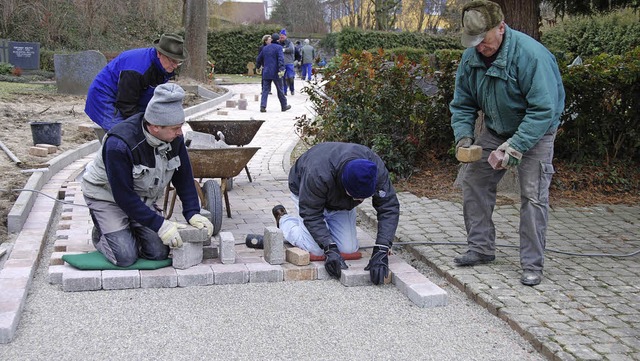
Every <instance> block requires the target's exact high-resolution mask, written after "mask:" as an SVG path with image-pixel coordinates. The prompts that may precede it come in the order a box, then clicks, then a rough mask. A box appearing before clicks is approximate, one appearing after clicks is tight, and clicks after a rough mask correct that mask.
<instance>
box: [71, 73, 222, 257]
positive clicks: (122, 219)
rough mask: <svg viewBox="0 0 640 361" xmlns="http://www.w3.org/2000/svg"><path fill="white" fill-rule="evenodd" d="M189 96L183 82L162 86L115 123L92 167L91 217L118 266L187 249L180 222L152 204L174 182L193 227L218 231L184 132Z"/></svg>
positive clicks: (86, 182)
mask: <svg viewBox="0 0 640 361" xmlns="http://www.w3.org/2000/svg"><path fill="white" fill-rule="evenodd" d="M183 99H184V90H183V89H182V88H180V87H179V86H178V85H176V84H162V85H159V86H158V87H157V88H156V89H155V92H154V95H153V98H151V101H150V102H149V105H148V106H147V109H146V111H145V112H144V113H138V114H135V115H134V116H132V117H130V118H128V119H126V120H125V121H123V122H121V123H119V124H117V125H115V126H114V127H113V128H111V130H110V131H109V132H107V134H106V137H105V139H104V142H103V145H102V148H101V149H100V150H99V151H98V153H97V155H96V158H95V159H94V160H93V161H92V162H91V163H89V164H88V165H87V168H86V170H85V173H84V176H83V178H82V192H83V195H84V199H85V201H86V203H87V206H88V207H89V213H90V214H91V218H92V219H93V224H94V232H93V237H94V239H93V241H94V245H95V246H96V248H97V250H98V251H100V253H102V254H103V255H104V256H105V257H106V258H107V259H108V260H109V261H110V262H111V263H113V264H114V265H116V266H122V267H127V266H130V265H132V264H133V263H135V261H136V260H137V259H138V258H145V259H150V260H162V259H166V258H167V257H168V256H169V248H170V247H171V248H174V247H181V246H182V239H181V238H180V233H178V226H177V224H176V223H175V222H172V221H169V220H165V219H164V218H163V217H162V215H160V212H159V211H158V210H156V208H155V206H154V205H155V202H156V201H157V200H158V199H159V198H160V197H161V196H162V195H163V191H164V189H165V187H166V186H167V184H169V182H172V183H173V186H174V187H175V189H176V192H177V194H178V196H179V197H180V200H181V201H182V206H183V211H182V214H183V216H184V218H185V219H187V220H188V221H189V224H191V225H192V226H194V227H196V228H203V227H206V228H207V230H208V232H209V237H211V234H212V233H213V224H211V222H210V221H209V220H208V219H207V218H206V217H203V216H202V215H200V203H199V199H198V194H197V192H196V188H195V185H194V182H193V173H192V170H191V163H190V162H189V155H188V154H187V148H186V147H185V145H184V138H183V137H182V125H183V123H184V119H185V115H184V110H183V108H182V100H183Z"/></svg>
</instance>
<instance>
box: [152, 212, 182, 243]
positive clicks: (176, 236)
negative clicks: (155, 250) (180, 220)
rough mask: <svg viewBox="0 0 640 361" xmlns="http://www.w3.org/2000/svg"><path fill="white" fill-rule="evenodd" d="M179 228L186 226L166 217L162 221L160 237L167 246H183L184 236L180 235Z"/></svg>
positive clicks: (159, 231)
mask: <svg viewBox="0 0 640 361" xmlns="http://www.w3.org/2000/svg"><path fill="white" fill-rule="evenodd" d="M178 228H185V226H184V225H179V224H177V223H176V222H172V221H168V220H166V219H165V220H164V221H163V222H162V226H160V229H159V230H158V236H160V239H161V240H162V243H163V244H164V245H165V246H169V247H171V248H179V247H182V237H180V233H179V232H178Z"/></svg>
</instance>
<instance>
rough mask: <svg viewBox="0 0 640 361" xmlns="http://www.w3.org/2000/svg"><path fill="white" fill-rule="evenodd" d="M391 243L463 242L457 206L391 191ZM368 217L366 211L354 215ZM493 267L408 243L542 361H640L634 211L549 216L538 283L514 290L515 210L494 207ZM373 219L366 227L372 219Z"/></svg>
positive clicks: (451, 250) (638, 216) (638, 222)
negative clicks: (465, 264)
mask: <svg viewBox="0 0 640 361" xmlns="http://www.w3.org/2000/svg"><path fill="white" fill-rule="evenodd" d="M400 201H401V209H402V214H401V218H400V225H399V228H398V232H397V235H396V236H397V243H400V242H415V241H423V242H433V243H455V242H463V243H465V242H466V237H465V235H466V234H465V230H464V223H463V217H462V205H461V204H457V203H451V202H445V201H438V200H432V199H427V198H419V197H416V196H414V195H412V194H408V193H402V194H400ZM360 211H361V214H362V215H364V216H365V217H364V218H365V219H370V220H373V219H375V218H374V211H373V208H372V207H370V206H367V205H363V206H362V207H361V209H360ZM494 221H495V223H496V232H497V242H498V244H501V245H504V246H503V247H498V249H497V253H496V261H495V262H493V263H491V264H487V265H482V266H476V267H470V268H460V267H456V266H455V265H454V264H453V257H454V256H456V255H457V254H459V253H461V252H464V251H465V250H466V246H452V245H431V244H430V245H411V246H406V247H410V249H411V251H412V252H413V253H414V254H415V255H416V256H417V257H418V258H419V259H421V260H422V261H424V262H426V263H427V264H429V265H430V266H432V267H433V268H434V269H436V271H437V272H438V273H440V274H441V275H443V276H445V277H446V279H447V280H449V281H450V282H451V283H453V284H455V285H456V286H457V287H458V288H460V289H461V290H463V291H464V292H465V293H466V294H467V295H468V296H469V297H470V298H472V299H473V300H475V301H476V302H477V303H479V304H480V305H482V306H484V307H485V308H486V309H487V310H488V311H489V312H491V313H492V314H494V315H496V316H498V317H500V318H501V319H503V320H505V321H506V322H507V323H508V324H509V325H510V326H511V327H512V328H513V329H514V330H516V331H517V332H519V333H520V334H521V335H522V336H523V337H525V338H526V339H527V340H528V341H529V342H531V343H532V344H533V345H534V346H535V347H536V349H538V350H540V352H541V353H542V354H543V355H545V356H546V357H547V358H549V359H550V360H640V285H639V280H640V255H638V254H636V255H634V256H631V257H598V256H595V255H593V256H590V257H584V256H574V255H566V254H563V253H560V252H568V253H577V254H603V253H606V254H630V253H633V252H638V250H639V249H640V208H638V207H630V206H612V205H598V206H593V207H586V208H570V209H565V208H556V209H553V210H551V211H550V213H549V229H548V236H547V252H546V262H545V269H544V280H543V282H542V283H541V284H540V285H538V286H536V287H526V286H523V285H521V284H520V281H519V278H520V272H521V270H520V261H519V252H518V249H517V246H518V242H519V240H518V233H517V232H518V206H517V205H516V206H502V207H496V210H495V213H494ZM372 222H373V221H372Z"/></svg>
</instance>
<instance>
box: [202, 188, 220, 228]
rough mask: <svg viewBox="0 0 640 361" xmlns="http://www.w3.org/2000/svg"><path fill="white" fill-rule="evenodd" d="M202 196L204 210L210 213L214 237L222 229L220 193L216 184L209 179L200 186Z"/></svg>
mask: <svg viewBox="0 0 640 361" xmlns="http://www.w3.org/2000/svg"><path fill="white" fill-rule="evenodd" d="M202 194H203V196H204V200H205V205H204V209H206V210H207V211H209V213H210V216H209V221H211V223H212V224H213V235H214V236H215V235H216V234H218V233H219V232H220V228H221V227H222V191H221V190H220V186H219V185H218V183H217V182H216V181H214V180H212V179H210V180H208V181H206V182H204V184H203V185H202Z"/></svg>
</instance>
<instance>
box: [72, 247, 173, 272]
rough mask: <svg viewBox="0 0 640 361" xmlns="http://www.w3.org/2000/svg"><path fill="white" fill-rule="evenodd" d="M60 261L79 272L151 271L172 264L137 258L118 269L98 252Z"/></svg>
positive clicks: (166, 260) (166, 261) (168, 260)
mask: <svg viewBox="0 0 640 361" xmlns="http://www.w3.org/2000/svg"><path fill="white" fill-rule="evenodd" d="M62 260H63V261H65V262H67V263H68V264H70V265H72V266H73V267H75V268H78V269H81V270H134V269H143V270H152V269H158V268H163V267H168V266H171V264H172V260H171V258H167V259H163V260H160V261H153V260H150V259H144V258H138V260H137V261H136V262H135V263H134V264H132V265H131V266H128V267H120V266H116V265H114V264H113V263H111V262H109V261H108V260H107V258H106V257H105V256H104V255H103V254H102V253H100V252H98V251H93V252H89V253H82V254H65V255H64V256H62Z"/></svg>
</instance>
